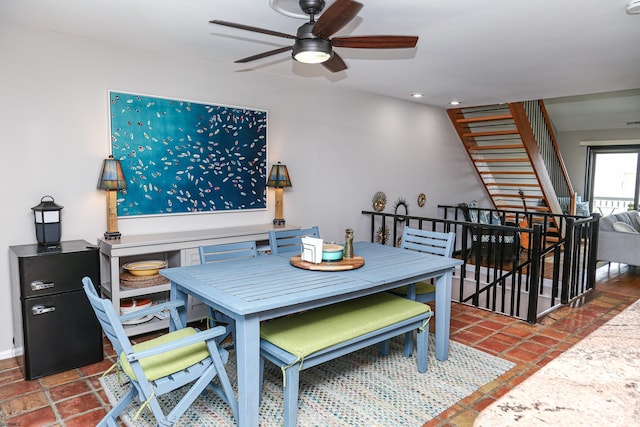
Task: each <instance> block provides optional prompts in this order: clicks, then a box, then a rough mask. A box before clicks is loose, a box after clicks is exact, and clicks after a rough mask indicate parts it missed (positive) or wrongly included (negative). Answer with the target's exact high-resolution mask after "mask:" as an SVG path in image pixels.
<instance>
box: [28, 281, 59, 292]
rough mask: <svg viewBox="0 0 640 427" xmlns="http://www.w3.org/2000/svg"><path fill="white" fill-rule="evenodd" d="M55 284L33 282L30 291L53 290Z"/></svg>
mask: <svg viewBox="0 0 640 427" xmlns="http://www.w3.org/2000/svg"><path fill="white" fill-rule="evenodd" d="M54 285H55V283H53V282H45V281H43V280H34V281H33V282H31V290H32V291H41V290H43V289H49V288H53V286H54Z"/></svg>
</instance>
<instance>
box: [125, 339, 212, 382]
mask: <svg viewBox="0 0 640 427" xmlns="http://www.w3.org/2000/svg"><path fill="white" fill-rule="evenodd" d="M196 333H198V331H196V330H195V329H193V328H184V329H180V330H178V331H174V332H171V333H168V334H166V335H162V336H161V337H158V338H154V339H152V340H149V341H145V342H142V343H140V344H136V345H134V346H133V351H134V352H137V351H142V350H148V349H150V348H153V347H157V346H159V345H162V344H166V343H169V342H172V341H176V340H179V339H180V338H184V337H188V336H189V335H193V334H196ZM207 357H209V349H208V348H207V345H206V344H205V343H204V341H203V342H198V343H195V344H191V345H188V346H186V347H181V348H178V349H175V350H171V351H167V352H165V353H161V354H158V355H155V356H149V357H145V358H144V359H141V360H140V365H141V366H142V369H143V370H144V373H145V375H146V377H147V379H148V380H149V381H154V380H157V379H158V378H162V377H166V376H168V375H171V374H173V373H176V372H179V371H182V370H183V369H186V368H188V367H189V366H191V365H193V364H196V363H198V362H200V361H201V360H204V359H206V358H207ZM120 366H121V367H122V370H123V371H124V373H125V374H127V375H128V376H129V377H130V378H132V379H133V380H136V381H137V378H136V374H135V373H134V372H133V369H132V368H131V364H130V363H129V361H128V360H127V356H126V355H125V354H124V353H120Z"/></svg>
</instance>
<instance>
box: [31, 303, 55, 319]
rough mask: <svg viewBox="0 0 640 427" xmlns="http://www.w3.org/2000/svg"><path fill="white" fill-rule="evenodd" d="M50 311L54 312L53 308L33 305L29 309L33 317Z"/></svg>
mask: <svg viewBox="0 0 640 427" xmlns="http://www.w3.org/2000/svg"><path fill="white" fill-rule="evenodd" d="M52 311H56V308H55V307H45V306H44V305H34V306H33V307H31V313H32V314H33V315H34V316H38V315H40V314H45V313H50V312H52Z"/></svg>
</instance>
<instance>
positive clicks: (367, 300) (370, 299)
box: [260, 292, 431, 359]
mask: <svg viewBox="0 0 640 427" xmlns="http://www.w3.org/2000/svg"><path fill="white" fill-rule="evenodd" d="M430 310H431V309H430V308H429V306H428V305H426V304H422V303H419V302H415V301H411V300H408V299H406V298H402V297H398V296H395V295H392V294H389V293H386V292H384V293H379V294H373V295H369V296H366V297H363V298H358V299H354V300H350V301H345V302H341V303H338V304H333V305H328V306H325V307H320V308H316V309H313V310H310V311H306V312H302V313H299V314H295V315H292V316H285V317H280V318H277V319H274V320H270V321H268V322H263V324H262V325H261V326H260V336H261V337H262V338H263V339H265V340H267V341H269V342H270V343H272V344H274V345H276V346H278V347H280V348H282V349H283V350H286V351H288V352H289V353H291V354H293V355H295V356H297V357H298V358H299V359H302V358H304V357H306V356H308V355H310V354H313V353H315V352H317V351H320V350H323V349H325V348H329V347H332V346H334V345H337V344H340V343H342V342H345V341H348V340H350V339H352V338H356V337H359V336H361V335H364V334H367V333H369V332H373V331H376V330H378V329H382V328H384V327H386V326H389V325H393V324H394V323H398V322H400V321H403V320H406V319H410V318H412V317H415V316H418V315H420V314H423V313H426V312H429V311H430Z"/></svg>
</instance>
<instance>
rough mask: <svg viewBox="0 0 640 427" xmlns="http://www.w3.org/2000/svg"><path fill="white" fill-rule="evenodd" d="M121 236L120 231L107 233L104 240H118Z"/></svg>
mask: <svg viewBox="0 0 640 427" xmlns="http://www.w3.org/2000/svg"><path fill="white" fill-rule="evenodd" d="M120 236H121V234H120V232H119V231H105V232H104V238H105V240H116V239H119V238H120Z"/></svg>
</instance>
